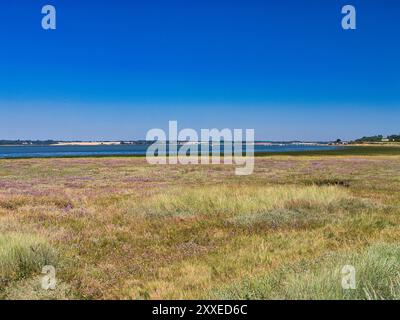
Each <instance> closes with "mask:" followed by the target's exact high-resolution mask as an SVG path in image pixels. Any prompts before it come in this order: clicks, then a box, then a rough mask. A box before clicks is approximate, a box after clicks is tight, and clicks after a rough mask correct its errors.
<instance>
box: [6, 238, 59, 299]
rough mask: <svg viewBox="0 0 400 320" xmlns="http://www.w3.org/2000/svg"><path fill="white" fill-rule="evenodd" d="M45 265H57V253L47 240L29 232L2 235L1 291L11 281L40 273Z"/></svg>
mask: <svg viewBox="0 0 400 320" xmlns="http://www.w3.org/2000/svg"><path fill="white" fill-rule="evenodd" d="M45 265H54V266H56V265H57V256H56V253H55V251H54V249H53V248H52V247H51V246H50V245H49V244H48V243H47V242H46V241H45V240H43V239H41V238H38V237H36V236H33V235H29V234H19V233H12V234H2V235H0V292H1V291H2V290H4V288H5V287H6V286H7V284H8V283H10V282H14V281H19V280H22V279H27V278H29V277H30V276H32V275H33V274H38V273H40V272H41V270H42V267H43V266H45Z"/></svg>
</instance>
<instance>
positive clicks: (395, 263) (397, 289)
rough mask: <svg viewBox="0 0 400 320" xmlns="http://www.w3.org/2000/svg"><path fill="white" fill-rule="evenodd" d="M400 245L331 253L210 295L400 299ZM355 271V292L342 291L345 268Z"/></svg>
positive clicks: (227, 296) (224, 297)
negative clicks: (349, 267)
mask: <svg viewBox="0 0 400 320" xmlns="http://www.w3.org/2000/svg"><path fill="white" fill-rule="evenodd" d="M399 261H400V245H398V244H375V245H373V246H371V247H369V248H368V249H365V250H362V251H361V252H359V253H353V252H350V253H349V252H347V253H343V254H335V253H333V254H330V255H327V256H326V257H325V258H324V259H321V260H317V261H302V262H301V263H297V264H294V265H287V266H284V267H281V268H279V269H278V270H275V271H274V272H271V273H269V274H266V275H263V276H258V277H254V278H248V279H246V280H242V281H240V282H238V283H234V284H231V285H229V286H227V287H225V288H222V289H221V288H219V289H215V290H212V291H211V292H210V298H212V299H321V300H322V299H351V300H354V299H368V300H371V299H374V300H375V299H396V300H397V299H400V269H399ZM345 265H351V266H353V267H354V268H355V285H356V287H355V289H343V288H342V285H341V283H342V277H343V274H342V273H341V270H342V268H343V267H344V266H345Z"/></svg>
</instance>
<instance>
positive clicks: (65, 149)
mask: <svg viewBox="0 0 400 320" xmlns="http://www.w3.org/2000/svg"><path fill="white" fill-rule="evenodd" d="M147 148H148V145H113V146H109V145H99V146H0V158H42V157H64V156H112V155H145V154H146V150H147ZM336 148H337V147H333V146H309V145H290V144H288V145H268V146H264V145H256V146H255V147H254V151H255V153H257V152H289V151H311V150H332V149H336Z"/></svg>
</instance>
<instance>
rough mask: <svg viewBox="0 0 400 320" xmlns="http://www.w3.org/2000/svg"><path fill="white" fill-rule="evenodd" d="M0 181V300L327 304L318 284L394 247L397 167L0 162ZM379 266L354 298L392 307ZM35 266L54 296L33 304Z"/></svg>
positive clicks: (398, 217)
mask: <svg viewBox="0 0 400 320" xmlns="http://www.w3.org/2000/svg"><path fill="white" fill-rule="evenodd" d="M0 176H1V177H2V179H1V181H0V234H1V236H0V252H1V254H0V257H1V259H0V265H1V268H2V269H1V275H0V278H1V279H2V280H1V286H2V287H1V290H0V291H1V293H0V298H10V299H17V298H23V299H25V298H30V299H64V298H68V299H69V298H73V297H79V298H83V299H106V298H110V299H127V298H140V299H154V298H158V299H166V298H170V299H182V298H186V299H193V298H199V299H202V298H203V299H204V298H207V297H213V296H216V297H271V298H280V297H289V298H292V297H293V298H297V297H299V298H308V297H310V298H324V297H334V298H336V297H337V298H341V296H340V295H339V294H338V293H337V291H335V290H337V289H336V287H334V286H333V285H332V286H330V287H329V286H328V288H327V289H324V288H325V287H323V286H322V283H324V282H325V280H324V279H328V280H329V279H336V278H334V277H336V275H335V276H332V275H331V273H330V272H331V271H330V270H337V265H340V264H342V263H344V262H346V263H349V261H348V260H349V259H350V258H351V259H352V257H353V258H354V261H353V262H354V263H356V264H357V263H358V264H357V265H358V267H357V268H360V270H363V269H362V268H366V269H365V270H367V267H372V266H373V263H372V262H373V261H375V260H377V261H380V260H382V261H384V259H383V257H384V256H395V252H396V251H393V250H392V249H387V250H386V249H385V250H386V251H385V250H384V249H379V250H378V249H371V250H373V251H371V252H370V253H369V254H366V256H365V252H369V251H368V250H369V249H368V248H369V247H371V246H372V247H373V248H375V247H374V246H375V245H377V243H387V246H391V245H390V243H392V244H393V245H396V244H398V242H399V241H398V239H399V238H400V206H399V204H400V196H399V195H400V180H399V178H398V177H399V176H400V157H399V156H378V155H374V156H373V157H369V156H368V157H367V156H351V157H348V156H346V157H343V156H339V155H336V156H324V157H320V156H315V155H314V156H306V155H303V156H300V155H299V156H296V157H292V156H274V157H257V158H256V166H255V172H254V174H253V175H251V176H246V177H238V176H235V175H234V174H233V168H232V167H231V166H224V165H219V166H218V165H210V166H177V165H172V166H150V165H149V164H147V163H146V161H145V159H143V158H79V159H29V160H27V159H23V160H22V159H21V160H1V161H0ZM36 235H40V237H38V236H36ZM50 244H51V245H50ZM377 246H378V245H377ZM32 248H33V249H34V250H32ZM53 248H54V249H53ZM55 250H57V252H58V255H55V254H54V251H55ZM377 250H378V251H379V252H380V253H379V254H377V253H376V252H377ZM374 252H375V253H374ZM392 253H393V255H392ZM364 256H365V257H364ZM369 256H371V258H368V257H369ZM357 257H358V258H357ZM362 257H364V258H365V259H367V260H365V259H364V258H362ZM374 257H375V258H374ZM351 259H350V260H351ZM357 259H359V260H357ZM368 259H369V260H368ZM364 260H365V261H367V262H366V263H364V264H363V263H362V261H364ZM393 261H394V260H393ZM393 261H392V260H390V261H389V262H387V263H388V264H387V265H386V267H385V265H384V264H382V265H379V264H377V267H376V268H375V269H374V270H376V273H375V274H376V276H375V277H376V279H373V278H371V276H370V278H369V280H368V279H367V280H368V281H365V285H363V289H362V292H361V291H360V292H358V293H357V295H356V296H355V297H356V298H367V299H379V298H390V297H392V296H395V294H397V293H396V283H397V282H398V280H397V278H396V277H395V276H394V275H393V274H392V271H391V270H392V269H390V268H392V267H393V266H394V265H395V262H393ZM350 262H351V261H350ZM382 263H383V262H382ZM43 264H58V265H59V267H58V268H57V270H59V271H60V272H58V273H57V275H58V278H59V280H60V282H59V284H60V288H59V290H58V291H57V290H56V291H55V292H52V293H50V292H42V291H40V290H39V289H40V288H38V282H37V279H36V277H37V276H38V274H37V272H39V273H40V271H41V267H42V266H43ZM332 268H333V269H332ZM324 270H325V271H324ZM368 270H369V269H368ZM380 270H381V271H380ZM281 271H282V272H283V273H282V275H281ZM303 273H304V277H305V278H304V279H303V278H302V277H301V276H302V275H303ZM362 274H363V273H362V272H361V271H360V275H362ZM306 277H308V278H310V279H311V281H315V285H314V286H311V285H307V284H308V283H309V282H308V280H307V281H306V280H305V279H306ZM332 277H333V278H332ZM268 279H269V280H268ZM282 279H283V280H282ZM318 279H319V280H318ZM321 279H323V280H321ZM387 279H389V280H388V281H387V282H385V281H386V280H387ZM282 281H283V282H282ZM286 282H287V283H288V286H287V287H285V288H286V289H285V290H286V291H285V290H284V289H282V291H276V292H275V294H272V293H271V292H269V291H266V290H264V289H268V288H274V286H277V287H278V286H281V285H283V286H284V284H285V283H286ZM265 283H267V284H265ZM268 283H269V284H268ZM335 283H336V282H335ZM362 283H364V282H362ZM233 287H235V288H236V287H237V290H239V288H241V289H240V290H239V291H235V290H233V289H232V288H233ZM313 288H315V289H313ZM253 289H254V290H253ZM389 292H393V295H392V296H391V295H390V294H389ZM72 293H73V294H72ZM217 293H218V295H217ZM263 294H264V295H263Z"/></svg>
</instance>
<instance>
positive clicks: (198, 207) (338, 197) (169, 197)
mask: <svg viewBox="0 0 400 320" xmlns="http://www.w3.org/2000/svg"><path fill="white" fill-rule="evenodd" d="M350 199H351V195H350V194H349V193H348V192H347V191H346V190H344V189H342V188H340V187H337V186H324V187H318V186H307V187H298V186H276V187H271V186H266V187H264V186H262V187H258V186H252V187H249V186H240V185H238V186H235V185H232V186H227V185H221V186H204V187H200V188H199V187H193V188H173V189H170V190H168V191H167V192H165V193H160V194H157V195H155V196H153V197H150V198H149V199H146V200H144V201H143V202H142V203H141V204H140V206H139V210H140V211H142V212H144V213H145V214H148V215H156V216H166V215H183V216H185V215H204V216H215V217H217V216H230V217H235V216H240V215H248V214H256V213H263V214H267V213H268V212H271V215H274V213H273V212H274V211H273V210H275V212H279V210H282V212H285V210H291V209H293V208H295V209H298V208H300V209H301V208H314V209H316V210H326V209H327V208H329V206H332V205H335V204H336V203H340V202H341V201H342V200H350ZM289 212H290V211H289ZM292 212H293V211H292ZM275 216H277V214H275Z"/></svg>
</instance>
